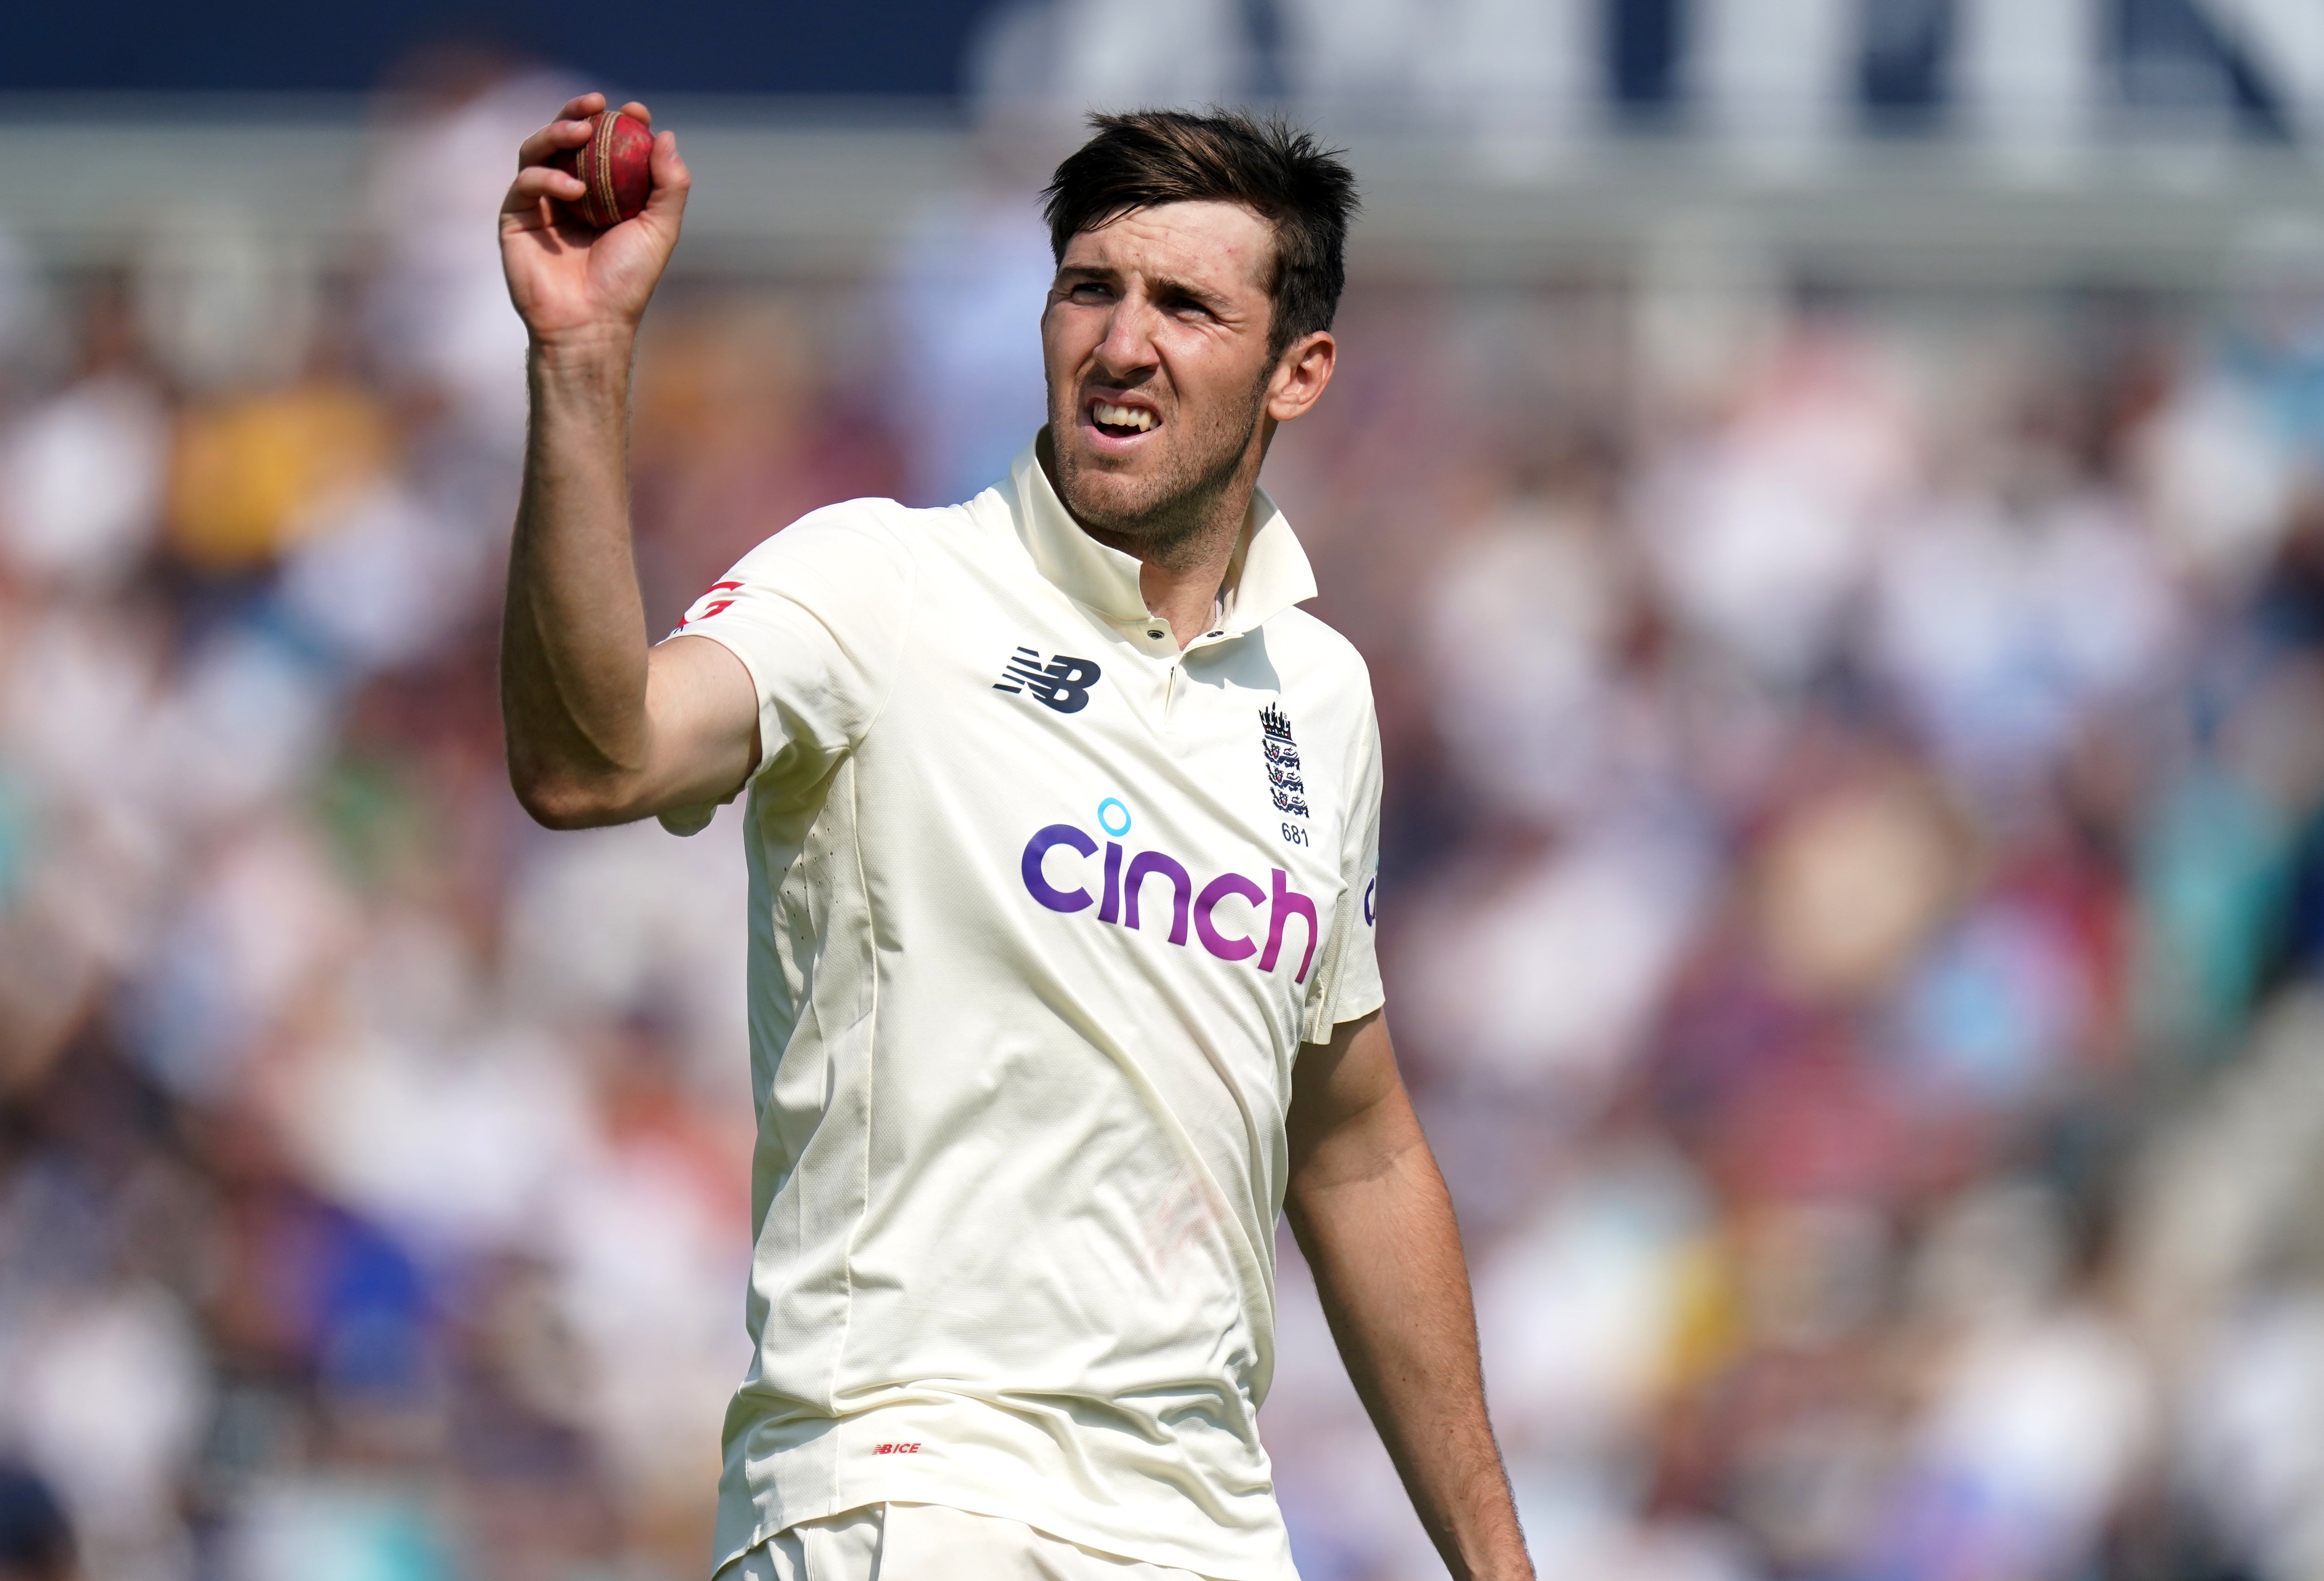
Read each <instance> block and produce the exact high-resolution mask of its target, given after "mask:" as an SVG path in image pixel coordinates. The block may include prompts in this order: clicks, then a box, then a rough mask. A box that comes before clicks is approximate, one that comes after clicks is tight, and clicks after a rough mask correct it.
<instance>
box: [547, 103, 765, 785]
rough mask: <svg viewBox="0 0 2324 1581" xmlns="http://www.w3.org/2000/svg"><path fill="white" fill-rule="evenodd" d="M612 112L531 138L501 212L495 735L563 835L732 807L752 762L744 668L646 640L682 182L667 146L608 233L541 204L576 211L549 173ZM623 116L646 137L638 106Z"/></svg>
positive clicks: (565, 188) (564, 179) (657, 146)
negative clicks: (510, 514)
mask: <svg viewBox="0 0 2324 1581" xmlns="http://www.w3.org/2000/svg"><path fill="white" fill-rule="evenodd" d="M604 107H605V103H604V97H603V96H602V95H599V94H587V95H584V96H583V97H580V98H577V99H574V100H573V101H571V102H570V103H568V104H567V106H565V115H564V118H563V119H560V120H557V121H553V122H551V123H550V124H549V125H547V126H544V127H543V128H541V129H540V131H539V132H537V133H534V134H533V135H532V136H531V137H530V138H528V139H527V140H526V141H525V143H524V146H523V148H522V149H521V150H520V151H519V153H518V170H517V178H516V180H515V182H514V183H513V184H512V186H511V187H510V188H509V193H508V198H507V200H506V201H505V202H504V203H503V205H502V208H501V261H502V264H503V268H504V270H505V271H506V273H507V276H508V283H509V295H510V297H511V298H512V299H513V300H514V302H515V304H516V308H517V312H518V313H519V314H520V315H521V317H523V319H524V323H525V328H526V330H527V332H528V334H529V335H530V341H531V345H530V353H529V354H528V357H527V362H526V367H527V376H528V380H529V382H530V391H531V400H532V405H531V418H530V425H529V427H528V429H527V433H526V442H525V460H524V486H523V492H522V495H521V498H520V500H519V502H518V505H517V519H516V536H515V540H514V542H513V544H512V547H511V551H510V556H509V581H508V600H507V604H506V607H505V610H504V611H503V620H502V624H501V716H502V721H503V727H504V729H505V731H506V732H507V738H508V759H509V778H510V781H511V783H512V785H513V786H514V787H515V790H516V795H517V799H518V800H519V801H520V802H521V803H522V804H524V809H525V811H526V812H528V813H531V814H532V816H533V817H534V818H536V819H538V820H539V822H541V823H545V824H548V825H549V827H551V828H556V829H578V828H586V827H589V826H591V825H594V824H600V823H627V822H629V821H631V820H632V819H636V818H643V817H648V816H650V815H651V814H653V813H659V812H663V811H666V810H668V809H670V808H673V807H680V806H687V805H690V804H700V803H704V802H712V801H720V800H724V798H725V797H727V796H729V795H733V792H734V790H735V789H736V788H737V787H738V786H740V785H741V784H742V779H743V777H744V776H745V775H747V774H748V773H749V772H750V770H751V768H752V764H754V763H755V762H756V761H757V760H758V756H759V740H758V704H757V698H756V694H755V692H754V689H753V687H752V683H751V678H750V674H749V672H748V671H746V670H745V669H744V668H743V667H742V660H740V659H738V658H736V657H734V656H733V654H732V653H731V652H729V651H728V650H727V649H726V648H724V647H722V646H721V645H720V644H718V643H715V642H713V641H710V640H708V639H704V638H697V637H680V638H678V639H673V640H671V641H669V642H665V643H663V644H661V645H660V646H659V647H658V648H656V647H650V646H649V643H648V640H647V632H646V624H645V607H644V603H643V601H642V600H641V597H640V596H639V593H638V579H637V569H636V565H635V562H634V560H633V559H632V554H631V547H630V508H629V465H628V430H629V383H630V359H631V354H632V351H633V349H634V347H635V345H636V339H637V328H638V323H639V321H640V319H641V318H642V317H643V316H644V314H645V309H646V304H647V302H648V301H650V299H652V296H653V290H654V286H655V284H656V283H657V282H658V281H659V280H660V278H661V272H662V270H663V269H664V267H665V266H667V264H668V263H669V255H670V251H671V249H672V248H674V247H675V246H676V245H677V244H678V221H679V216H680V215H681V214H682V213H683V211H684V209H685V207H686V194H687V170H686V165H685V163H684V162H683V161H681V160H679V158H678V141H677V139H676V138H675V137H673V136H672V135H671V134H670V133H667V132H664V133H660V134H659V136H657V137H656V138H655V139H654V146H653V195H652V197H651V198H650V199H649V200H648V202H647V205H646V208H645V212H644V213H642V214H641V215H639V216H637V217H636V218H635V219H632V220H626V221H624V222H622V224H620V225H614V226H613V227H611V228H610V229H608V230H604V231H595V230H592V229H590V228H589V227H587V226H586V225H580V224H578V223H576V222H575V221H572V220H569V219H565V218H562V217H561V216H559V215H558V212H557V206H556V205H555V204H554V203H552V202H550V201H549V200H550V199H553V198H579V197H580V196H581V193H582V187H581V183H580V181H579V180H578V179H576V178H575V177H572V176H570V175H567V174H566V173H565V172H563V171H561V170H555V169H553V168H551V167H550V166H549V163H548V161H549V158H550V157H551V156H552V155H554V154H555V153H556V152H558V151H559V150H561V149H566V148H571V147H575V146H577V145H578V144H579V143H580V142H583V141H584V140H585V139H586V137H587V135H588V130H587V124H586V121H585V120H583V119H581V117H585V116H588V115H595V114H596V113H597V112H598V111H600V110H602V109H604ZM623 114H626V115H633V116H636V117H637V118H638V119H640V120H641V121H642V120H647V113H646V110H645V107H644V106H641V105H634V104H632V105H628V106H623ZM649 124H650V123H649Z"/></svg>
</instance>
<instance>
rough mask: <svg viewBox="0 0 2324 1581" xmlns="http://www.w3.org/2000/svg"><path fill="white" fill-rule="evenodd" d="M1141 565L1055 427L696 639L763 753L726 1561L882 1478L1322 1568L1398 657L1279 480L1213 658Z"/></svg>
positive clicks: (889, 517) (1276, 1567) (1066, 1522)
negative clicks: (1297, 1130)
mask: <svg viewBox="0 0 2324 1581" xmlns="http://www.w3.org/2000/svg"><path fill="white" fill-rule="evenodd" d="M1138 571H1139V563H1138V561H1137V560H1136V559H1134V558H1132V557H1131V556H1128V555H1124V554H1121V553H1120V552H1118V551H1116V550H1113V549H1110V548H1107V547H1103V546H1102V545H1101V544H1099V543H1097V542H1095V541H1094V540H1093V539H1092V538H1089V537H1088V536H1087V535H1086V534H1085V533H1084V532H1083V531H1082V530H1081V529H1080V528H1079V527H1078V526H1076V525H1075V524H1074V520H1073V519H1072V518H1071V517H1070V516H1069V515H1068V514H1067V513H1066V512H1065V509H1064V507H1063V506H1062V505H1061V504H1060V503H1059V501H1058V500H1057V497H1056V492H1054V490H1053V489H1052V487H1051V485H1050V483H1049V481H1048V478H1047V474H1046V473H1044V472H1043V471H1042V469H1041V467H1040V466H1039V464H1037V462H1036V461H1035V460H1034V458H1033V452H1032V450H1031V449H1030V448H1029V447H1028V449H1027V450H1026V452H1025V453H1024V455H1021V456H1019V459H1018V462H1017V464H1016V466H1015V467H1014V468H1013V469H1012V471H1011V473H1010V480H1009V482H1008V483H1006V484H1005V485H1003V486H1001V487H998V488H994V489H990V490H987V491H986V492H984V493H982V494H980V495H978V496H977V497H976V498H975V499H973V500H972V501H969V502H968V503H966V504H964V505H956V506H953V507H950V508H948V509H945V510H906V509H905V508H904V507H902V506H899V505H898V504H896V503H895V502H893V501H888V500H858V501H851V502H849V503H847V504H844V505H835V506H833V507H831V508H830V509H828V510H818V511H816V512H815V513H814V514H812V515H810V516H807V517H806V518H804V519H801V520H800V521H798V523H796V524H794V525H793V526H791V527H789V528H788V529H785V530H784V531H782V532H781V533H779V534H778V535H777V536H775V537H774V538H770V539H768V540H767V541H766V542H765V543H763V544H761V545H760V546H759V547H757V548H756V549H753V550H752V552H751V553H750V554H749V555H748V556H744V558H743V560H742V563H741V564H740V565H737V566H735V567H734V569H733V571H732V572H731V573H729V574H728V575H727V576H726V577H725V578H724V579H723V580H722V581H720V582H719V583H718V584H716V585H715V587H713V588H712V589H711V590H710V591H709V592H708V593H705V594H704V595H703V597H702V599H701V600H700V601H699V602H696V605H695V606H694V608H693V609H692V610H691V611H689V612H688V613H687V619H686V620H685V623H684V624H683V625H682V627H681V628H680V630H682V631H684V632H687V633H689V634H698V635H700V636H704V637H708V638H712V639H715V640H716V641H718V642H720V643H723V644H724V645H725V646H726V647H727V648H730V649H732V650H733V653H734V654H735V655H736V656H737V657H740V658H741V659H742V663H743V664H744V665H745V666H748V668H749V670H750V672H751V678H752V683H753V684H754V685H756V687H757V689H758V695H759V710H760V714H759V728H760V732H761V741H762V743H763V746H764V757H763V758H762V760H761V765H760V767H759V768H757V769H756V770H755V771H754V773H753V775H752V778H751V781H750V787H749V788H750V799H749V804H748V805H749V817H748V825H747V827H748V832H747V835H746V839H747V842H748V846H749V859H750V871H751V1043H752V1049H751V1053H752V1083H753V1091H754V1094H755V1097H756V1100H757V1104H758V1110H759V1142H758V1152H757V1157H756V1160H755V1165H754V1171H753V1189H752V1211H753V1214H754V1223H755V1233H756V1236H757V1244H756V1248H755V1253H754V1256H753V1262H752V1279H751V1291H750V1299H749V1321H750V1328H751V1332H752V1337H753V1339H754V1341H755V1346H756V1350H755V1355H754V1357H753V1360H752V1366H751V1368H750V1372H749V1374H748V1375H747V1377H746V1378H745V1380H744V1381H743V1383H742V1387H741V1388H740V1390H738V1391H737V1393H736V1394H735V1396H734V1401H733V1406H732V1408H731V1410H730V1411H729V1412H728V1415H727V1420H726V1469H725V1475H724V1479H723V1481H722V1484H721V1499H720V1507H719V1519H718V1533H717V1551H718V1561H719V1563H721V1564H724V1562H725V1561H726V1560H727V1559H729V1558H733V1556H734V1555H736V1554H739V1553H742V1552H744V1551H745V1550H747V1549H750V1548H751V1547H752V1546H753V1545H755V1544H757V1543H759V1542H761V1541H763V1540H765V1539H767V1538H768V1537H770V1536H771V1535H772V1534H773V1533H775V1532H777V1531H779V1530H782V1529H783V1528H784V1527H785V1526H788V1525H789V1524H790V1523H792V1522H794V1521H807V1520H814V1519H816V1518H818V1517H822V1516H825V1515H831V1514H835V1513H837V1512H841V1511H844V1510H848V1509H853V1508H854V1507H856V1506H859V1505H862V1504H865V1503H873V1502H878V1501H883V1500H885V1501H897V1502H919V1503H936V1504H945V1505H950V1506H953V1507H954V1508H958V1509H964V1510H972V1511H978V1512H983V1513H986V1514H992V1515H1001V1516H1007V1517H1010V1518H1011V1519H1014V1520H1018V1521H1024V1522H1026V1523H1027V1524H1028V1525H1031V1526H1035V1527H1037V1528H1039V1529H1040V1530H1044V1531H1048V1532H1053V1533H1055V1534H1056V1535H1057V1536H1060V1537H1064V1538H1067V1539H1069V1540H1073V1541H1074V1542H1077V1543H1081V1544H1083V1545H1084V1546H1085V1547H1089V1548H1093V1549H1100V1550H1102V1551H1104V1552H1107V1553H1112V1554H1119V1555H1121V1556H1124V1557H1127V1558H1137V1559H1144V1560H1147V1561H1149V1562H1152V1563H1156V1564H1165V1565H1176V1566H1181V1567H1185V1568H1186V1569H1190V1570H1194V1571H1197V1572H1199V1573H1201V1574H1203V1575H1205V1576H1220V1577H1227V1578H1230V1581H1280V1578H1284V1577H1288V1576H1291V1575H1292V1574H1293V1572H1292V1567H1291V1559H1290V1552H1289V1548H1288V1544H1287V1542H1286V1539H1285V1535H1284V1530H1283V1523H1282V1518H1281V1516H1280V1515H1279V1514H1278V1512H1277V1509H1276V1503H1275V1495H1274V1489H1273V1484H1272V1480H1271V1476H1270V1472H1269V1468H1268V1458H1267V1454H1266V1451H1265V1450H1264V1449H1263V1448H1261V1447H1260V1445H1259V1425H1258V1412H1259V1402H1260V1400H1261V1399H1262V1398H1263V1397H1264V1396H1265V1394H1266V1393H1267V1385H1268V1377H1269V1374H1270V1373H1271V1372H1272V1369H1273V1361H1274V1349H1273V1347H1274V1289H1275V1258H1274V1248H1275V1234H1274V1229H1275V1223H1276V1219H1277V1214H1278V1211H1279V1209H1280V1208H1281V1205H1282V1200H1283V1190H1284V1176H1285V1172H1286V1144H1285V1140H1284V1111H1285V1108H1286V1104H1287V1103H1288V1101H1289V1098H1290V1093H1291V1070H1292V1064H1293V1061H1294V1060H1295V1058H1296V1055H1297V1053H1298V1050H1299V1045H1300V1043H1301V1042H1302V1041H1303V1040H1305V1041H1322V1040H1324V1039H1327V1038H1329V1036H1330V1035H1331V1029H1332V1027H1333V1025H1334V1024H1335V1023H1338V1022H1342V1021H1348V1020H1352V1019H1354V1018H1355V1017H1357V1016H1362V1015H1364V1014H1365V1013H1367V1012H1369V1011H1370V1010H1372V1009H1374V1008H1375V1007H1378V1006H1379V1004H1380V1002H1381V990H1380V981H1379V968H1378V966H1377V964H1376V961H1375V957H1374V953H1373V948H1372V915H1371V914H1372V882H1373V874H1374V872H1375V869H1376V868H1377V865H1378V855H1377V853H1378V846H1379V780H1380V777H1379V732H1378V727H1377V724H1376V722H1375V721H1374V717H1373V712H1372V699H1371V685H1370V680H1369V676H1368V675H1367V673H1366V671H1365V668H1364V665H1363V661H1362V660H1361V659H1360V657H1357V655H1356V652H1355V650H1354V648H1351V647H1350V646H1349V644H1348V643H1347V642H1346V640H1345V639H1342V638H1341V637H1340V636H1339V635H1337V634H1336V633H1334V632H1333V631H1332V630H1330V629H1329V628H1328V627H1326V626H1324V625H1323V623H1322V622H1321V621H1319V620H1315V619H1314V618H1313V617H1312V616H1310V615H1307V614H1305V613H1304V612H1303V611H1300V610H1298V609H1297V608H1296V607H1295V606H1296V604H1298V603H1299V602H1301V601H1302V600H1305V599H1307V598H1311V597H1313V596H1314V592H1315V584H1314V574H1313V573H1312V572H1311V571H1310V569H1309V567H1308V565H1307V558H1306V556H1305V554H1304V553H1303V552H1302V551H1301V549H1300V547H1299V544H1298V540H1297V539H1296V538H1294V537H1293V536H1292V532H1291V529H1290V527H1289V525H1288V524H1287V523H1286V522H1285V520H1284V519H1283V517H1282V515H1281V514H1280V513H1279V512H1278V511H1277V510H1276V509H1275V507H1274V506H1273V504H1272V503H1271V502H1270V501H1268V499H1267V497H1266V496H1265V495H1264V494H1261V495H1259V497H1258V498H1257V500H1256V501H1254V503H1253V508H1252V512H1251V519H1250V524H1249V525H1248V526H1247V527H1246V529H1245V532H1244V537H1243V540H1242V543H1241V546H1240V548H1239V550H1238V553H1237V556H1236V560H1235V563H1234V565H1232V566H1231V569H1230V572H1229V574H1228V585H1227V590H1226V594H1225V596H1224V597H1223V598H1222V603H1221V613H1220V615H1219V617H1218V620H1219V624H1218V626H1217V627H1216V629H1215V630H1213V631H1212V632H1210V633H1209V634H1207V635H1205V636H1203V637H1202V638H1200V639H1197V640H1195V641H1194V642H1193V643H1191V644H1189V645H1188V647H1187V648H1185V651H1184V652H1183V653H1182V652H1181V651H1180V650H1179V648H1178V646H1177V643H1176V639H1174V638H1173V637H1172V636H1171V633H1170V630H1169V627H1168V625H1167V622H1165V621H1162V620H1157V619H1155V618H1153V617H1152V616H1150V615H1148V613H1147V611H1146V605H1145V602H1144V600H1143V599H1142V598H1141V596H1140V595H1139V584H1138ZM707 816H708V811H707V809H700V810H696V812H695V813H692V814H673V815H671V816H670V817H669V818H668V819H666V820H665V821H666V822H668V823H669V824H670V826H671V827H673V828H678V829H681V830H683V829H685V828H687V827H689V826H691V827H699V826H700V823H702V822H703V821H704V820H705V819H706V818H707Z"/></svg>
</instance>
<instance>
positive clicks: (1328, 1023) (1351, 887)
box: [1305, 687, 1388, 1043]
mask: <svg viewBox="0 0 2324 1581" xmlns="http://www.w3.org/2000/svg"><path fill="white" fill-rule="evenodd" d="M1354 746H1355V750H1354V754H1353V761H1352V763H1351V765H1350V768H1349V772H1348V781H1347V783H1348V800H1347V814H1346V816H1347V826H1346V828H1345V829H1344V830H1343V831H1342V834H1341V837H1340V897H1339V904H1338V905H1335V906H1334V907H1333V912H1332V941H1331V945H1330V947H1329V949H1328V950H1327V951H1325V954H1324V958H1323V970H1320V971H1318V972H1317V973H1316V974H1315V986H1314V989H1313V990H1312V991H1311V992H1310V994H1309V996H1308V1001H1307V1025H1306V1029H1305V1037H1306V1040H1307V1041H1308V1042H1309V1043H1329V1042H1330V1041H1331V1039H1332V1029H1333V1027H1335V1026H1337V1025H1340V1024H1341V1023H1342V1022H1346V1021H1353V1020H1356V1019H1357V1018H1358V1017H1360V1016H1369V1015H1370V1014H1371V1013H1372V1012H1373V1011H1375V1010H1377V1009H1379V1007H1381V1006H1382V1005H1383V1004H1385V1003H1387V1001H1388V990H1387V988H1385V987H1384V986H1383V985H1382V983H1381V982H1380V970H1379V950H1378V949H1377V947H1376V943H1377V940H1378V936H1379V928H1378V926H1377V923H1378V919H1379V831H1380V748H1379V717H1378V716H1377V715H1376V714H1375V713H1374V712H1373V710H1372V706H1371V700H1370V697H1369V687H1367V695H1366V697H1365V701H1364V714H1363V719H1362V722H1360V725H1359V726H1358V728H1357V740H1356V741H1355V743H1354Z"/></svg>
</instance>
